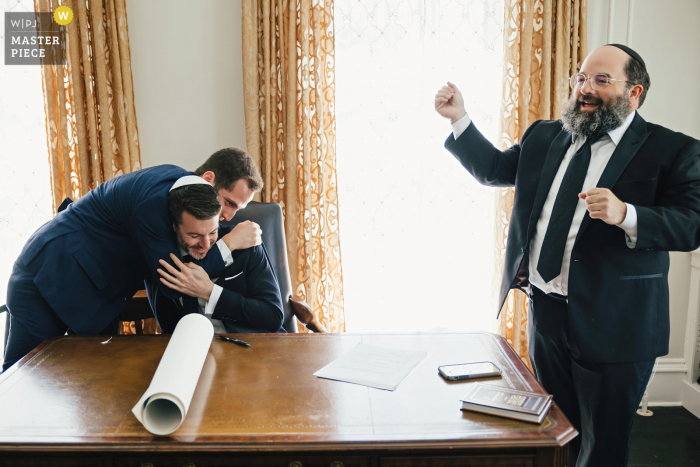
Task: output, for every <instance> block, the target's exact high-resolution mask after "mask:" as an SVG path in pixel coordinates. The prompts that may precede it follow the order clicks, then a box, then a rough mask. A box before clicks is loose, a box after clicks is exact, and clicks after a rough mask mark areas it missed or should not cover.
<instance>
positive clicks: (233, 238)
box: [221, 221, 262, 251]
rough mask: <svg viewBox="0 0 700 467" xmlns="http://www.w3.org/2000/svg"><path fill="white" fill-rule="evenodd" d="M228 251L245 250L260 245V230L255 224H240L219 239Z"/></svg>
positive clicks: (247, 222)
mask: <svg viewBox="0 0 700 467" xmlns="http://www.w3.org/2000/svg"><path fill="white" fill-rule="evenodd" d="M221 239H222V240H223V241H224V242H225V243H226V246H227V247H228V249H229V250H231V251H233V250H245V249H246V248H252V247H254V246H258V245H260V244H261V243H262V230H260V226H259V225H258V224H256V223H255V222H251V221H245V222H241V223H240V224H238V225H237V226H235V227H234V228H233V230H232V231H230V232H229V233H227V234H226V235H224V236H223V237H221Z"/></svg>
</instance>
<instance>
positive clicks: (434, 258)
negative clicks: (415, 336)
mask: <svg viewBox="0 0 700 467" xmlns="http://www.w3.org/2000/svg"><path fill="white" fill-rule="evenodd" d="M503 18H504V11H503V2H502V1H500V0H473V1H469V2H466V1H455V0H423V1H416V0H395V1H391V0H387V1H380V0H362V1H361V2H360V1H358V0H335V31H336V86H337V88H336V118H337V121H336V122H337V140H336V141H337V143H336V144H337V166H338V196H339V203H340V205H339V213H340V234H341V248H342V255H343V256H342V260H343V276H344V297H345V311H346V313H345V316H346V329H347V331H348V332H367V331H372V332H381V331H385V332H386V331H388V332H411V331H424V332H440V331H478V330H486V331H492V330H493V329H494V326H495V324H496V323H495V319H494V318H495V313H494V308H495V306H494V302H495V298H494V290H493V289H494V288H493V284H494V279H495V278H494V256H495V255H494V227H493V226H494V211H495V207H494V204H495V195H494V191H493V190H492V189H489V188H487V187H484V186H481V185H480V184H479V183H478V182H476V181H475V180H474V179H473V178H472V176H471V175H470V174H469V173H468V172H467V171H466V170H465V169H464V168H463V167H462V166H461V165H460V164H459V162H457V160H456V159H455V158H454V157H452V155H451V154H450V153H449V152H447V150H446V149H444V147H443V143H444V140H445V138H446V137H447V136H448V135H449V134H450V131H451V128H450V124H449V122H448V121H447V120H445V119H443V118H442V117H440V116H439V115H438V114H437V113H436V112H435V110H434V108H433V99H434V96H435V93H436V92H437V91H438V89H439V88H440V87H441V86H443V85H444V84H445V83H446V81H447V80H450V81H452V82H453V83H455V84H457V85H458V86H459V88H460V89H461V90H462V92H463V93H464V96H465V101H466V108H467V111H468V112H469V116H470V117H471V119H472V120H473V121H474V123H475V124H476V126H477V127H478V128H479V129H480V130H481V131H482V133H484V135H486V137H488V138H489V139H490V140H491V141H493V142H495V141H496V133H497V131H498V115H499V111H500V102H501V87H502V73H501V70H502V57H503V45H502V44H503V40H502V34H503V24H502V23H503ZM499 279H500V278H498V279H496V280H495V282H496V283H497V282H498V280H499Z"/></svg>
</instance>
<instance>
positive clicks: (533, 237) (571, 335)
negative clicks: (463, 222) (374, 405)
mask: <svg viewBox="0 0 700 467" xmlns="http://www.w3.org/2000/svg"><path fill="white" fill-rule="evenodd" d="M649 85H650V79H649V74H648V73H647V70H646V64H645V63H644V60H643V59H642V58H641V57H640V56H639V54H637V53H636V52H635V51H634V50H632V49H630V48H629V47H626V46H624V45H619V44H610V45H607V46H603V47H599V48H597V49H595V50H594V51H593V52H591V53H590V54H589V55H588V57H586V60H585V61H584V62H583V65H582V66H581V71H580V73H577V74H575V75H574V76H572V77H571V87H572V89H573V92H572V95H571V98H570V100H569V102H568V104H567V106H566V108H565V109H564V110H563V112H562V116H561V120H557V121H537V122H535V123H533V124H532V125H531V126H530V127H529V128H528V129H527V131H525V133H524V134H523V136H522V138H521V139H520V142H519V143H518V144H516V145H514V146H512V147H511V148H509V149H507V150H505V151H499V150H497V149H496V148H495V147H494V146H493V145H492V144H491V143H490V142H489V141H488V140H486V138H484V137H483V136H482V135H481V133H479V131H478V130H477V129H476V127H475V126H474V124H473V123H472V122H471V120H470V119H469V116H468V115H467V113H466V111H465V109H464V100H463V98H462V94H461V93H460V91H459V90H458V89H457V87H456V86H455V85H453V84H451V83H448V86H445V87H443V88H442V89H440V91H439V92H438V93H437V95H436V96H435V109H436V110H437V112H438V113H439V114H440V115H442V116H443V117H445V118H449V119H450V121H451V123H452V128H453V134H452V135H450V136H449V137H448V139H447V141H446V142H445V147H446V148H447V149H448V150H449V151H450V152H451V153H452V154H453V155H454V156H455V157H457V159H458V160H459V161H460V162H461V163H462V165H463V166H464V167H465V168H466V169H467V170H468V171H469V172H470V173H471V174H472V175H473V176H474V177H475V178H476V179H477V180H478V181H479V182H481V183H483V184H485V185H490V186H515V198H514V202H513V211H512V216H511V221H510V226H509V230H508V243H507V246H506V259H505V264H504V269H503V278H502V282H501V290H500V302H499V305H501V306H502V304H503V303H504V301H505V299H506V296H507V294H508V291H509V290H510V289H511V288H519V289H522V290H524V291H525V292H526V293H528V295H529V297H530V308H529V315H528V323H527V324H528V345H529V353H530V358H531V361H532V365H533V368H534V370H535V375H536V376H537V378H538V379H539V381H540V382H541V383H542V385H543V386H544V388H545V389H546V390H547V391H548V392H550V393H551V394H553V395H554V401H555V402H556V403H557V405H558V406H559V407H560V408H561V409H562V411H563V412H564V414H566V416H567V417H568V419H569V420H570V421H571V422H572V423H573V425H574V426H575V427H576V429H577V430H578V431H579V433H580V436H578V437H577V438H575V439H574V440H573V441H572V442H571V444H570V451H569V466H578V467H584V466H586V467H590V466H606V467H614V466H625V465H627V456H628V441H629V434H630V430H631V428H632V421H633V418H634V414H635V411H636V409H637V407H638V406H639V403H640V401H641V398H642V395H643V393H644V390H645V388H646V385H647V382H648V381H649V377H650V375H651V371H652V368H653V366H654V361H655V359H656V358H657V357H659V356H662V355H666V354H667V353H668V343H669V332H670V331H669V330H670V325H669V291H668V290H669V289H668V270H669V254H668V252H669V251H691V250H694V249H696V248H698V247H699V246H700V158H699V156H700V141H698V140H696V139H693V138H691V137H689V136H686V135H684V134H681V133H676V132H673V131H671V130H669V129H666V128H664V127H661V126H659V125H654V124H652V123H647V122H646V121H645V120H644V119H643V118H642V117H641V116H640V115H639V113H638V112H637V109H638V108H639V107H640V106H641V105H642V104H643V103H644V99H645V97H646V94H647V91H648V90H649ZM499 309H500V307H499Z"/></svg>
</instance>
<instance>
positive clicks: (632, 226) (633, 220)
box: [618, 203, 637, 248]
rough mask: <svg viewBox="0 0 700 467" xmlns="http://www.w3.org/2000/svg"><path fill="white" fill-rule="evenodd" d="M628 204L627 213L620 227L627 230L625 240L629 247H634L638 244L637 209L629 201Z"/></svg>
mask: <svg viewBox="0 0 700 467" xmlns="http://www.w3.org/2000/svg"><path fill="white" fill-rule="evenodd" d="M625 205H626V206H627V215H626V216H625V220H623V221H622V223H620V224H618V227H619V228H621V229H622V230H624V231H625V241H626V242H627V246H628V247H629V248H634V247H635V246H636V245H637V209H635V207H634V206H632V205H631V204H629V203H625Z"/></svg>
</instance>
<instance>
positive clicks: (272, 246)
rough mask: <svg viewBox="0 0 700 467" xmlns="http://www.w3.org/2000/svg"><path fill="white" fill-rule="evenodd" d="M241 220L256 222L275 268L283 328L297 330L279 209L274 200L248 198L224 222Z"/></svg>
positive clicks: (228, 223) (289, 330)
mask: <svg viewBox="0 0 700 467" xmlns="http://www.w3.org/2000/svg"><path fill="white" fill-rule="evenodd" d="M244 221H251V222H255V223H256V224H258V225H259V226H260V229H262V241H263V244H264V245H265V249H266V250H267V253H268V255H269V258H270V263H272V269H273V270H274V271H275V275H276V276H277V281H278V282H279V286H280V292H281V293H282V304H283V308H284V322H283V323H282V327H283V328H284V329H285V331H287V332H298V329H297V322H296V319H295V318H294V311H293V310H292V305H291V302H290V301H289V299H290V297H291V296H292V295H293V293H292V280H291V278H290V276H289V263H288V262H287V239H286V237H285V235H284V221H283V219H282V208H281V207H280V205H279V204H277V203H258V202H257V201H251V202H250V203H248V206H246V208H245V209H243V210H240V211H238V212H236V215H235V216H233V219H231V220H230V221H229V222H222V224H224V225H236V224H239V223H241V222H244Z"/></svg>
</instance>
